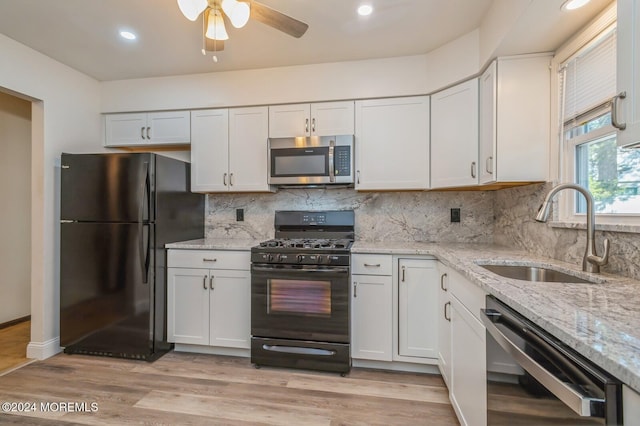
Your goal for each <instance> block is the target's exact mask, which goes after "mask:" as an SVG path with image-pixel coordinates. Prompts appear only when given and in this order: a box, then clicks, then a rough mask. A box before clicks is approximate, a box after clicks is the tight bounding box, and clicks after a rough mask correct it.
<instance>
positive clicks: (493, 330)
mask: <svg viewBox="0 0 640 426" xmlns="http://www.w3.org/2000/svg"><path fill="white" fill-rule="evenodd" d="M481 312H482V315H481V319H482V322H483V323H484V326H485V327H486V329H487V332H488V333H489V334H490V335H491V336H492V337H493V338H494V339H495V341H496V342H497V343H498V344H499V345H500V346H501V347H502V348H503V349H504V350H505V352H507V353H508V354H509V355H511V356H512V357H513V359H514V360H516V362H517V363H518V364H519V365H520V367H522V368H523V369H525V370H526V371H527V372H528V373H529V374H531V375H532V376H533V377H534V378H535V379H536V380H538V381H539V382H540V383H541V384H542V385H543V386H544V387H545V388H546V389H547V390H548V391H549V392H551V393H553V394H554V395H555V396H556V397H557V398H558V399H559V400H561V401H562V402H563V403H565V404H566V405H567V406H568V407H569V408H571V409H572V410H573V411H575V412H576V413H577V414H578V415H580V416H585V417H600V416H599V415H598V414H597V413H598V412H600V413H601V412H603V410H602V408H603V405H604V403H605V401H604V399H601V398H593V397H591V396H588V395H584V394H583V393H582V392H580V390H579V389H578V388H577V386H572V385H570V384H568V383H565V382H563V381H562V380H560V379H558V378H557V377H556V376H554V375H553V374H551V373H550V372H549V371H547V370H546V369H545V368H544V367H543V366H541V365H540V364H539V363H538V362H537V361H536V360H534V359H533V358H531V357H530V356H529V355H527V354H526V353H525V352H524V351H523V350H522V349H521V348H520V347H518V346H517V345H516V344H515V343H513V342H512V341H511V340H510V339H509V338H508V337H507V336H506V335H505V334H504V333H503V332H502V331H500V329H499V328H498V327H497V326H496V323H497V322H499V321H500V319H501V317H502V313H500V312H499V311H497V310H495V309H481ZM520 332H522V334H524V335H525V340H526V335H527V334H529V333H531V332H530V330H528V329H527V328H526V326H522V328H521V329H520Z"/></svg>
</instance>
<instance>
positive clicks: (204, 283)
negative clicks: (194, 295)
mask: <svg viewBox="0 0 640 426" xmlns="http://www.w3.org/2000/svg"><path fill="white" fill-rule="evenodd" d="M202 287H204V289H205V290H206V289H207V276H206V275H205V276H204V277H203V278H202Z"/></svg>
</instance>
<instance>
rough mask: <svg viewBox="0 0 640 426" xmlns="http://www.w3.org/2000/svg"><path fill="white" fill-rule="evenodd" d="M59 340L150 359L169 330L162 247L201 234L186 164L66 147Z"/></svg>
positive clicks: (70, 348) (69, 346)
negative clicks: (69, 151)
mask: <svg viewBox="0 0 640 426" xmlns="http://www.w3.org/2000/svg"><path fill="white" fill-rule="evenodd" d="M60 175H61V178H60V179H61V186H60V191H61V193H60V222H61V223H60V346H62V347H64V351H65V352H66V353H81V354H91V355H103V356H113V357H121V358H133V359H142V360H148V361H152V360H154V359H156V358H157V357H159V356H161V355H162V354H164V353H165V352H167V351H168V350H170V349H171V344H169V343H167V336H166V322H167V321H166V295H167V285H166V251H165V249H164V245H165V244H167V243H170V242H176V241H183V240H189V239H195V238H202V237H203V235H204V196H203V195H202V194H193V193H191V192H190V164H189V163H185V162H183V161H179V160H175V159H172V158H168V157H164V156H161V155H157V154H151V153H113V154H62V158H61V172H60Z"/></svg>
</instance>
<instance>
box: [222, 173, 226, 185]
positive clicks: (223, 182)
mask: <svg viewBox="0 0 640 426" xmlns="http://www.w3.org/2000/svg"><path fill="white" fill-rule="evenodd" d="M222 184H223V185H224V186H227V174H226V173H225V174H224V175H222Z"/></svg>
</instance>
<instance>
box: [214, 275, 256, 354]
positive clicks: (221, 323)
mask: <svg viewBox="0 0 640 426" xmlns="http://www.w3.org/2000/svg"><path fill="white" fill-rule="evenodd" d="M210 330H211V334H210V339H209V341H210V344H211V345H212V346H224V347H230V348H243V349H249V348H250V347H251V340H250V338H251V275H250V272H249V271H231V270H216V269H214V270H211V327H210Z"/></svg>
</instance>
